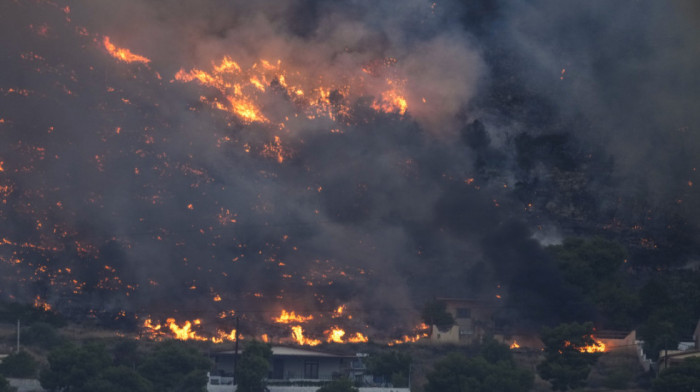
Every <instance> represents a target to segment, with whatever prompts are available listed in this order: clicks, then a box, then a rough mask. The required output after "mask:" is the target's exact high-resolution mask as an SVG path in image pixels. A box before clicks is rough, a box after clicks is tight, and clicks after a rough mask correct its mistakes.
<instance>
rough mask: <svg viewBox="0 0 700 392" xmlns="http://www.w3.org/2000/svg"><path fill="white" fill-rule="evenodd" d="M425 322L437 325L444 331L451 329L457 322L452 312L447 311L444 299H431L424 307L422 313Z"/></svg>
mask: <svg viewBox="0 0 700 392" xmlns="http://www.w3.org/2000/svg"><path fill="white" fill-rule="evenodd" d="M421 317H422V318H423V322H424V323H425V324H427V325H435V326H437V328H438V330H440V331H442V332H447V331H449V329H450V328H452V326H453V325H454V324H455V318H454V316H452V313H450V312H448V311H447V305H446V304H445V303H444V302H442V301H438V300H435V301H430V302H427V303H426V304H425V306H424V307H423V312H422V314H421Z"/></svg>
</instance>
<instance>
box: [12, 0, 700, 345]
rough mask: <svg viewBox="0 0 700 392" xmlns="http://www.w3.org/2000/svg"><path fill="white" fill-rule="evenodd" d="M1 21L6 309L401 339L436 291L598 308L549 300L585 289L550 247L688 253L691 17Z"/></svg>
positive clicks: (42, 16)
mask: <svg viewBox="0 0 700 392" xmlns="http://www.w3.org/2000/svg"><path fill="white" fill-rule="evenodd" d="M688 4H690V3H688ZM0 15H2V16H0V19H1V20H2V23H0V31H1V32H2V35H1V37H2V38H1V39H0V40H1V42H2V45H0V51H1V52H2V56H0V64H2V70H3V72H2V73H1V74H0V138H2V148H1V149H0V170H1V171H0V196H1V197H0V200H2V204H1V205H0V230H2V237H3V240H2V241H3V242H2V243H1V244H0V245H1V246H0V261H1V262H2V263H1V264H0V269H1V270H2V274H1V275H0V276H1V277H0V280H1V281H2V285H1V292H0V295H2V296H3V297H4V298H6V299H15V300H20V301H29V302H32V301H36V302H37V304H38V305H42V304H46V305H47V306H51V307H53V308H55V309H57V310H59V311H62V312H65V313H67V314H72V315H75V316H76V317H82V316H83V315H85V314H90V315H93V316H94V317H101V318H105V319H108V320H112V321H114V320H115V318H116V319H117V320H122V321H124V320H126V321H125V322H128V323H130V322H135V323H138V324H139V325H140V324H142V320H143V319H144V318H148V317H152V318H153V319H156V320H160V321H164V320H165V318H166V317H174V318H176V319H177V320H192V319H195V318H200V319H203V320H204V322H205V325H207V324H208V325H209V328H210V329H213V328H219V327H221V329H224V330H227V329H230V328H231V326H232V316H233V315H234V314H236V315H240V316H241V317H243V318H245V319H246V321H247V325H249V326H250V327H249V332H248V333H250V334H253V335H254V334H259V333H261V332H265V333H270V331H271V329H272V330H274V328H276V327H272V326H271V325H272V324H275V322H274V320H273V318H274V317H276V316H278V315H280V313H281V312H282V310H295V311H296V312H297V313H299V314H303V315H308V316H313V317H315V318H314V320H316V321H318V322H319V323H318V326H316V327H315V328H317V329H318V331H317V332H318V334H320V330H322V329H323V328H326V327H328V326H329V325H332V324H339V325H343V327H344V328H347V329H348V330H350V331H353V332H361V333H363V334H369V335H371V336H384V337H393V336H396V335H400V334H404V333H408V332H411V330H412V329H413V327H414V326H415V325H416V324H417V323H418V322H419V321H418V316H417V314H418V311H417V309H420V306H421V305H422V304H423V303H424V302H425V301H426V300H427V299H429V298H431V297H432V296H436V295H438V296H455V297H457V296H461V297H475V298H484V299H493V300H494V301H503V303H504V304H505V303H508V302H509V301H510V296H509V292H512V293H517V295H518V296H520V297H521V298H527V300H526V301H525V303H526V304H527V306H538V307H545V308H546V307H550V308H552V309H555V310H554V311H553V312H552V315H551V318H550V319H549V320H543V321H553V320H557V319H559V318H563V319H567V318H575V317H579V316H581V314H590V311H589V310H588V309H585V308H582V309H576V310H575V311H572V312H571V313H568V314H567V313H564V312H561V311H560V310H561V309H562V308H567V307H570V306H567V305H570V304H577V303H579V301H580V298H578V296H577V294H576V293H573V292H569V291H568V290H567V289H565V288H564V287H563V284H562V283H561V277H559V275H558V272H557V271H556V269H555V268H554V267H553V265H552V263H551V261H550V260H549V256H548V255H547V254H546V253H545V252H544V250H543V249H542V245H543V244H545V245H546V244H550V243H553V242H557V241H558V240H560V239H561V238H562V237H563V236H565V235H571V234H604V235H606V236H610V237H613V238H617V239H619V240H621V241H622V242H624V243H625V244H626V245H627V246H628V247H630V248H631V249H632V257H631V259H632V260H631V262H633V263H636V264H635V265H637V266H639V267H640V268H641V267H644V266H647V265H654V263H658V262H659V260H660V259H662V258H663V259H667V258H672V259H673V261H678V262H684V261H687V260H689V259H690V258H692V257H693V256H695V254H696V246H697V237H696V234H695V231H694V227H695V222H696V221H697V220H696V219H695V218H696V217H697V214H698V208H697V207H698V206H697V205H696V203H697V200H700V199H698V198H697V197H694V196H695V192H696V191H695V186H694V184H693V182H694V181H696V179H695V176H696V172H695V168H696V167H697V165H696V163H695V160H696V159H697V158H696V156H695V154H694V151H696V150H697V147H698V146H697V143H698V141H697V139H698V138H697V135H696V133H697V132H696V128H697V124H698V114H697V112H696V111H694V110H693V103H694V102H697V100H696V95H697V94H698V91H700V90H699V89H697V88H694V86H697V84H698V83H697V82H698V80H697V79H698V76H696V74H695V73H694V72H693V71H694V70H695V69H697V67H696V66H697V65H698V53H697V50H696V48H695V47H694V45H693V40H694V37H695V36H697V35H696V33H697V31H695V30H697V28H696V27H694V23H693V22H694V19H695V18H696V17H697V15H698V13H697V9H695V8H693V7H692V6H690V5H687V4H685V3H678V4H674V5H673V6H670V7H662V6H661V5H657V4H656V3H653V2H651V1H648V2H616V3H615V4H610V2H588V3H586V5H577V6H571V5H567V7H563V6H562V5H560V4H559V3H557V2H554V1H534V2H532V1H529V2H526V1H523V2H508V3H507V5H506V4H505V2H504V3H503V4H501V3H499V2H485V1H484V2H476V3H469V5H464V4H460V3H459V2H444V3H443V2H436V3H430V2H424V1H418V0H413V1H408V2H400V3H397V2H391V1H385V2H379V3H377V4H373V5H372V6H365V5H362V4H358V3H356V2H351V1H347V2H334V3H333V4H328V3H327V2H320V1H293V2H285V3H284V4H282V5H281V4H279V2H273V1H263V2H254V3H251V2H238V1H233V2H231V1H227V2H224V1H216V0H208V1H203V2H202V1H200V2H197V5H196V6H195V5H194V4H167V5H166V4H163V3H153V2H147V1H140V0H130V1H121V2H118V3H115V2H105V1H97V2H91V3H90V4H78V3H74V2H70V1H55V2H54V1H10V2H5V4H3V5H2V9H1V11H0ZM513 295H515V294H513ZM496 296H499V297H500V299H497V298H496ZM341 309H342V310H341ZM524 313H527V311H526V310H524ZM285 328H286V327H285ZM308 328H310V329H312V330H313V328H314V327H313V326H309V327H308ZM285 334H288V331H287V330H286V329H284V328H282V329H281V330H280V331H279V335H280V336H282V335H285Z"/></svg>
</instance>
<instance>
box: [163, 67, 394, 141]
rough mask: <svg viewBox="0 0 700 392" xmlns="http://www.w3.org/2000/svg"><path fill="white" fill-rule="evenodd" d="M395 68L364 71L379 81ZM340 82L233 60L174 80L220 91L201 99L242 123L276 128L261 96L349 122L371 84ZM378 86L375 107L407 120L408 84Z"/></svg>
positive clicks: (350, 80) (387, 82) (180, 74)
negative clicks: (279, 96) (354, 106)
mask: <svg viewBox="0 0 700 392" xmlns="http://www.w3.org/2000/svg"><path fill="white" fill-rule="evenodd" d="M395 62H396V60H392V61H385V62H384V63H383V64H382V65H379V66H377V67H376V68H377V69H376V70H374V71H372V72H368V71H367V70H364V71H365V73H368V74H370V75H372V76H373V77H375V78H378V77H379V76H380V75H382V70H383V69H384V68H386V67H390V66H393V64H394V63H395ZM381 67H384V68H381ZM342 79H343V82H342V83H328V82H326V81H324V80H323V78H322V77H317V76H314V75H305V74H304V72H302V71H301V70H296V71H295V70H291V69H285V68H283V66H282V61H281V60H277V62H270V61H267V60H264V59H260V60H259V61H257V62H255V63H253V65H252V66H250V67H249V68H247V69H244V68H242V67H241V66H240V65H239V64H238V63H237V62H236V61H234V60H233V59H232V58H231V57H229V56H224V57H223V59H221V60H220V61H219V63H216V62H212V66H211V70H210V71H206V70H203V69H199V68H192V69H190V70H189V71H187V70H185V69H184V68H182V69H180V70H179V71H178V72H177V73H176V74H175V80H177V81H179V82H182V83H188V82H192V81H196V82H198V83H199V84H200V85H202V86H205V87H210V88H212V89H214V90H216V92H217V93H218V94H216V96H215V97H202V99H201V101H202V102H205V103H208V104H210V105H211V106H212V107H213V108H216V109H219V110H223V111H227V112H230V113H232V114H235V115H236V116H237V117H239V118H240V119H241V120H242V121H243V122H244V123H271V122H272V121H270V119H269V117H270V116H266V115H264V114H263V108H262V107H261V105H259V103H258V102H260V101H262V99H261V97H262V96H263V94H268V93H275V94H282V95H283V96H285V97H286V98H287V99H288V100H289V101H290V102H291V103H292V104H294V105H295V106H296V107H297V108H298V109H300V110H301V111H302V112H303V114H305V115H306V117H307V118H308V119H315V118H318V117H327V118H330V119H331V120H336V119H337V117H338V116H344V117H346V116H348V114H349V113H350V106H351V105H350V101H349V99H350V97H353V98H357V97H359V96H362V95H366V94H369V93H370V92H369V91H368V90H367V85H368V84H369V83H368V82H367V81H366V80H365V78H364V77H354V78H353V77H351V76H349V75H346V76H344V77H343V78H342ZM373 82H374V81H373ZM377 82H378V83H372V84H371V85H372V86H374V85H379V86H380V87H379V88H376V87H373V88H374V89H375V90H374V92H373V93H372V94H373V95H377V96H378V98H376V99H375V100H374V102H373V103H372V105H371V107H372V108H373V109H375V110H377V111H381V112H385V113H398V114H400V115H404V114H405V113H406V111H407V109H408V101H407V100H406V98H405V96H404V93H403V87H402V86H403V84H404V81H403V80H394V79H392V78H386V79H385V80H384V82H383V83H382V82H381V81H377ZM377 90H378V91H377ZM221 97H223V99H221ZM279 120H280V121H281V119H279ZM274 123H275V124H278V125H279V127H280V129H282V128H284V126H285V125H284V123H282V122H277V121H275V122H274Z"/></svg>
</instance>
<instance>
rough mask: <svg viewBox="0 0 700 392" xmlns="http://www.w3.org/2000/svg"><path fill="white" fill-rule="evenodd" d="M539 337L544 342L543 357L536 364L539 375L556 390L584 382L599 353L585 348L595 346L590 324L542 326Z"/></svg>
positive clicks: (577, 386)
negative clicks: (543, 327) (590, 351)
mask: <svg viewBox="0 0 700 392" xmlns="http://www.w3.org/2000/svg"><path fill="white" fill-rule="evenodd" d="M541 337H542V341H543V342H544V345H545V349H544V351H545V358H544V360H543V361H542V362H540V364H539V365H537V371H538V372H539V375H540V377H542V378H543V379H544V380H548V381H549V382H550V383H551V384H552V389H554V390H555V391H566V390H567V389H569V388H571V389H575V388H579V387H582V386H584V385H586V378H588V373H590V371H591V367H592V366H593V364H595V362H596V361H597V360H598V357H599V356H600V354H599V353H589V352H586V351H585V350H584V348H585V347H590V346H592V345H595V340H594V339H593V323H585V324H579V323H571V324H561V325H559V326H557V327H555V328H545V329H544V330H543V331H542V334H541Z"/></svg>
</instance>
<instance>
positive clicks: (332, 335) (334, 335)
mask: <svg viewBox="0 0 700 392" xmlns="http://www.w3.org/2000/svg"><path fill="white" fill-rule="evenodd" d="M326 334H327V335H328V336H327V338H326V341H327V342H328V343H331V342H333V343H344V342H343V336H345V331H343V330H342V329H340V328H338V327H333V328H331V329H330V330H329V331H326Z"/></svg>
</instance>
